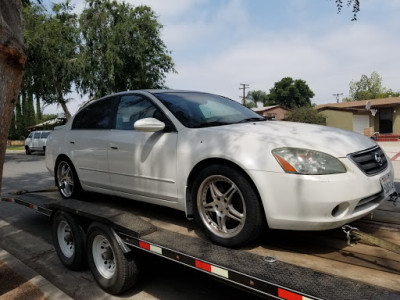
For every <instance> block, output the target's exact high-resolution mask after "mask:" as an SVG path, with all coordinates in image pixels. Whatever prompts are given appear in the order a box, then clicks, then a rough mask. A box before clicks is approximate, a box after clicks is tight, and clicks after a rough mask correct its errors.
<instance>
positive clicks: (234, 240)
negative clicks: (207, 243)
mask: <svg viewBox="0 0 400 300" xmlns="http://www.w3.org/2000/svg"><path fill="white" fill-rule="evenodd" d="M213 194H214V195H213ZM192 197H193V211H194V218H195V220H196V222H197V224H199V226H200V227H201V229H202V230H203V232H204V234H205V235H206V236H207V237H208V238H209V239H210V240H211V241H212V242H214V243H215V244H218V245H222V246H226V247H238V246H242V245H245V244H247V243H249V242H251V241H253V240H254V239H256V238H257V237H258V236H259V234H260V232H261V228H262V225H263V217H262V206H261V205H260V201H259V199H258V196H257V193H256V192H255V191H254V188H253V186H252V185H251V184H250V182H249V181H248V179H247V178H246V177H245V176H244V175H243V174H242V172H241V171H239V170H237V169H236V168H232V167H228V166H225V165H211V166H209V167H206V168H204V169H203V170H202V171H200V173H199V174H198V176H197V178H196V179H195V181H194V183H193V189H192Z"/></svg>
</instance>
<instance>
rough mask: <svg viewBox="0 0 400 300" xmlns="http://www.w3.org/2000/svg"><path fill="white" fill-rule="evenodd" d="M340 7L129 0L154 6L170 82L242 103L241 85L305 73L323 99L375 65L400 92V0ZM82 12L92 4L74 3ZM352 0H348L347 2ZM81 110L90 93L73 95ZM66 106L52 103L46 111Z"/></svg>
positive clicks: (290, 0)
mask: <svg viewBox="0 0 400 300" xmlns="http://www.w3.org/2000/svg"><path fill="white" fill-rule="evenodd" d="M360 1H361V6H360V8H361V11H360V12H359V13H358V15H357V18H358V19H357V21H351V19H352V17H353V14H352V10H351V8H347V7H346V6H345V5H344V7H343V10H342V12H341V13H340V14H338V13H337V8H336V3H335V1H334V0H125V2H127V3H130V4H132V5H134V6H138V5H147V6H150V7H151V8H152V9H153V10H154V11H155V13H156V15H157V16H158V20H159V22H160V23H161V24H162V25H163V28H162V31H161V37H162V39H163V41H164V42H165V45H166V47H167V49H168V50H170V51H171V52H172V53H171V57H172V59H173V61H174V63H175V69H176V71H177V74H168V75H167V78H166V86H168V87H169V88H174V89H185V90H197V91H204V92H211V93H216V94H220V95H224V96H227V97H229V98H231V99H233V100H236V101H241V96H242V93H243V91H242V90H239V88H240V87H241V86H240V84H248V85H249V88H248V90H263V91H265V92H267V93H268V92H269V90H270V89H271V88H272V87H273V86H274V83H275V82H277V81H279V80H281V79H282V78H284V77H292V78H293V79H302V80H304V81H306V83H307V84H308V86H309V87H310V89H311V90H312V91H313V92H314V93H315V96H314V98H312V99H311V101H312V102H313V103H315V104H324V103H333V102H336V97H335V96H333V94H341V93H343V95H342V96H340V99H342V98H343V97H347V96H348V94H349V83H350V81H352V80H353V81H357V80H359V79H360V78H361V76H362V75H363V74H365V75H368V76H369V75H370V74H371V73H372V72H373V71H376V72H378V74H379V75H380V76H381V77H382V78H383V86H384V87H386V88H390V89H392V90H394V91H400V17H399V13H400V1H399V0H360ZM71 2H72V3H73V4H74V5H75V9H76V11H77V12H79V11H82V9H83V8H84V7H85V4H84V3H85V2H84V1H80V0H72V1H71ZM343 2H345V3H346V2H347V0H343ZM69 97H71V98H74V100H71V102H70V103H69V105H68V106H69V108H70V110H71V112H72V113H74V112H76V111H77V109H78V108H79V105H80V104H81V103H82V101H83V100H84V99H81V98H80V97H79V96H78V95H76V94H72V95H70V96H69ZM55 110H56V111H57V112H62V110H61V107H58V108H57V107H55V106H50V107H47V108H46V109H45V111H44V113H54V112H55Z"/></svg>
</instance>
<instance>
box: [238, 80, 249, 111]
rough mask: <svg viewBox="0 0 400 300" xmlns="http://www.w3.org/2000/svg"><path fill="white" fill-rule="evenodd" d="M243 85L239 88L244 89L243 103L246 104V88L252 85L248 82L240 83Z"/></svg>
mask: <svg viewBox="0 0 400 300" xmlns="http://www.w3.org/2000/svg"><path fill="white" fill-rule="evenodd" d="M240 85H241V86H242V87H240V88H239V90H243V96H242V104H243V105H244V106H246V89H247V88H249V87H250V85H248V84H247V83H241V84H240Z"/></svg>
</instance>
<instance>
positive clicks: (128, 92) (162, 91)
mask: <svg viewBox="0 0 400 300" xmlns="http://www.w3.org/2000/svg"><path fill="white" fill-rule="evenodd" d="M135 92H147V93H149V94H167V93H199V94H210V93H207V92H200V91H190V90H175V89H142V90H129V91H123V92H118V93H114V94H108V95H105V96H103V97H100V98H93V99H90V100H88V101H86V102H85V103H83V104H82V106H81V107H80V108H79V110H78V111H80V110H81V109H82V108H84V107H86V106H88V105H89V104H92V103H93V102H95V101H97V100H101V99H106V98H108V97H113V96H123V95H129V94H132V93H135Z"/></svg>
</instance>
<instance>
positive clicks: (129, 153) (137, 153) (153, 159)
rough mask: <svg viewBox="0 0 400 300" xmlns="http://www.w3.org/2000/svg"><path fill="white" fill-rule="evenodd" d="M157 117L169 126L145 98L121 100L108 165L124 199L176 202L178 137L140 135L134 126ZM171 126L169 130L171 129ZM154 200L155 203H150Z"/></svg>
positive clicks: (167, 132) (162, 133) (169, 133)
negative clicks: (139, 121) (144, 119)
mask: <svg viewBox="0 0 400 300" xmlns="http://www.w3.org/2000/svg"><path fill="white" fill-rule="evenodd" d="M148 117H155V118H158V119H159V120H161V121H163V122H167V123H168V122H169V120H168V119H167V118H166V117H165V115H164V114H163V113H162V111H161V110H160V109H159V108H157V107H156V106H155V105H154V103H153V102H152V101H151V100H150V99H149V98H147V97H146V96H144V95H140V94H129V95H125V96H121V99H120V103H119V106H118V110H117V115H116V126H115V129H114V130H112V132H111V134H110V137H109V147H108V161H109V171H110V178H111V184H112V186H113V189H114V190H115V191H116V192H117V193H118V194H119V195H121V196H130V197H131V198H135V197H136V198H137V199H138V200H142V201H149V202H154V200H155V199H162V200H167V201H176V197H177V187H176V172H177V170H176V168H177V166H176V146H177V133H176V131H173V130H164V131H159V132H140V131H137V130H135V129H134V127H133V124H134V123H135V122H136V121H137V120H139V119H143V118H148ZM171 127H172V123H171V126H169V125H168V124H167V128H171ZM149 198H151V199H149Z"/></svg>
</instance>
